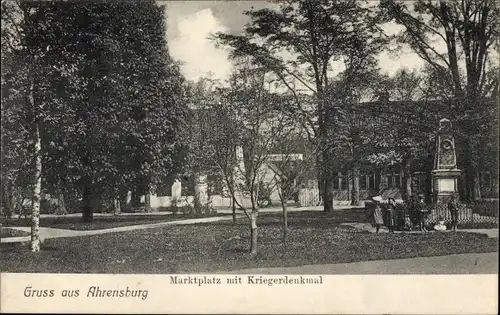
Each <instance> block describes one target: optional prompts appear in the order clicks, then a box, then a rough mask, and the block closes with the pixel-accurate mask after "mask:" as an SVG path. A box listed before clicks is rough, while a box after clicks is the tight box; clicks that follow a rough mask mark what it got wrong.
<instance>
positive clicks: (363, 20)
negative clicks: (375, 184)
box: [216, 0, 386, 211]
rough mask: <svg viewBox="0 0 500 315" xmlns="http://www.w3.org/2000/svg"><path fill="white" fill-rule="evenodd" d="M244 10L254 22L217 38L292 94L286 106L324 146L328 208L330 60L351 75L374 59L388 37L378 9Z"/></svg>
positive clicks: (289, 6) (312, 3) (311, 5)
mask: <svg viewBox="0 0 500 315" xmlns="http://www.w3.org/2000/svg"><path fill="white" fill-rule="evenodd" d="M246 14H247V15H248V16H249V17H250V19H251V22H250V23H249V24H248V25H247V26H246V28H245V31H244V33H243V35H231V34H221V33H219V34H217V36H216V39H217V40H218V43H220V44H223V45H227V46H230V47H232V48H233V50H232V55H233V56H234V57H241V56H250V57H251V58H252V59H251V60H252V62H254V63H256V64H258V65H260V66H262V67H264V68H265V69H266V70H267V71H270V72H272V73H273V79H274V81H275V84H276V85H277V86H281V87H282V88H283V87H284V88H285V89H286V90H288V91H289V92H290V95H291V96H293V98H291V100H290V102H289V103H288V104H289V106H288V108H289V109H291V112H293V113H294V114H296V115H297V116H299V117H300V119H299V121H300V122H301V123H302V124H303V128H304V129H305V130H307V131H308V132H309V131H312V132H311V133H309V137H310V140H312V139H313V137H312V136H314V138H315V139H316V140H317V142H318V144H319V146H320V152H321V154H320V155H318V161H317V163H316V164H317V166H318V168H319V169H318V174H319V179H320V181H321V182H322V185H323V186H324V187H323V191H324V196H323V197H324V198H326V199H325V200H326V201H325V203H324V204H325V210H327V211H330V210H332V206H333V200H332V196H331V195H330V189H329V187H330V185H331V180H330V179H331V178H330V177H331V175H332V174H331V172H330V171H331V170H330V168H331V166H330V165H329V163H330V162H331V160H333V159H332V157H331V154H330V152H329V148H328V144H327V139H328V137H329V133H330V132H331V130H330V129H329V127H328V123H329V122H331V121H334V120H335V119H336V117H335V116H334V115H333V114H334V111H332V110H331V109H330V108H329V107H330V103H329V102H328V98H327V89H328V87H329V86H330V83H331V76H332V73H331V72H332V71H331V70H332V68H331V63H332V61H338V60H341V59H344V60H345V62H346V64H347V68H346V70H347V71H346V77H348V78H349V79H351V78H356V75H355V73H356V71H357V70H359V69H361V68H364V67H366V65H367V64H369V63H370V62H371V61H372V60H373V59H372V58H373V55H374V54H375V53H376V52H377V51H378V50H379V49H380V48H381V46H382V44H383V43H384V42H385V41H386V38H385V36H384V35H383V34H382V36H380V33H381V32H380V28H378V27H377V25H378V22H379V20H378V15H377V12H376V10H374V8H367V7H364V6H363V5H362V4H361V2H358V1H344V2H338V1H318V0H289V1H283V2H280V3H279V4H277V6H276V8H275V9H261V10H254V11H249V12H247V13H246ZM285 51H286V52H287V54H283V52H285ZM290 55H291V56H290ZM285 56H286V57H285ZM349 79H348V80H349ZM299 89H305V90H306V91H307V92H308V93H309V94H311V95H312V97H311V98H310V99H311V100H312V101H311V102H304V100H303V97H302V96H301V95H300V93H299V92H298V90H299ZM311 109H312V112H313V115H311ZM325 193H326V194H325Z"/></svg>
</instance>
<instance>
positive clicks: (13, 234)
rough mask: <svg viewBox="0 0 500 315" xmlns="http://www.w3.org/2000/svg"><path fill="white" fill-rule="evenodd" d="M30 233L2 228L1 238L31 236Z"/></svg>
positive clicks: (0, 231) (0, 230)
mask: <svg viewBox="0 0 500 315" xmlns="http://www.w3.org/2000/svg"><path fill="white" fill-rule="evenodd" d="M29 235H31V234H30V232H24V231H18V230H14V229H9V228H5V227H2V228H0V238H1V237H16V236H29Z"/></svg>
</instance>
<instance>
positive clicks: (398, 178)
mask: <svg viewBox="0 0 500 315" xmlns="http://www.w3.org/2000/svg"><path fill="white" fill-rule="evenodd" d="M394 182H395V186H396V188H401V174H397V175H396V176H395V177H394Z"/></svg>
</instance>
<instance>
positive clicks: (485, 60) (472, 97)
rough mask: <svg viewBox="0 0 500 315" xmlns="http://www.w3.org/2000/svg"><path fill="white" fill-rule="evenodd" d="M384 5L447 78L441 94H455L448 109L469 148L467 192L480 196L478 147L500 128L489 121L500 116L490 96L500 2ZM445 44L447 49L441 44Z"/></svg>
mask: <svg viewBox="0 0 500 315" xmlns="http://www.w3.org/2000/svg"><path fill="white" fill-rule="evenodd" d="M380 8H381V10H382V12H383V13H384V15H385V17H386V18H387V19H386V21H395V22H396V23H398V24H400V25H402V26H403V28H404V29H403V31H402V32H401V33H400V34H399V36H398V41H399V42H400V43H402V44H406V45H408V46H409V47H411V48H412V50H413V51H414V52H416V53H417V54H418V55H419V56H420V57H421V58H422V59H423V60H424V61H425V62H426V63H427V65H428V67H429V69H430V70H431V71H430V73H431V75H433V76H434V78H436V77H437V78H438V79H439V81H442V82H443V84H441V83H439V84H440V85H441V88H442V87H445V88H448V89H449V90H448V91H444V92H445V93H441V95H444V96H446V95H451V96H452V97H453V99H452V101H453V102H452V103H451V104H452V105H451V106H450V110H449V112H448V114H449V117H450V118H451V120H452V122H454V123H455V124H456V127H457V142H458V143H459V147H462V148H463V150H464V151H463V154H462V156H463V159H461V160H460V161H459V164H460V166H461V168H463V169H465V172H466V182H465V183H466V191H465V193H466V197H467V198H468V199H472V200H475V199H478V198H479V197H480V191H479V167H480V163H481V161H480V160H479V159H477V156H478V154H477V152H478V151H479V152H480V151H481V149H482V148H483V147H484V145H483V143H484V142H485V141H489V140H488V139H487V138H489V137H491V135H492V133H493V134H496V133H497V131H495V129H492V128H490V127H489V125H490V124H491V123H492V121H491V117H497V116H498V115H494V116H492V114H494V113H497V111H496V110H497V106H495V105H493V102H490V101H488V98H489V97H490V96H491V94H492V92H493V91H495V90H498V64H495V62H493V60H494V58H495V56H494V55H495V54H498V48H499V46H498V40H497V39H498V36H499V33H498V32H499V15H500V8H499V7H498V5H497V4H496V3H495V1H493V0H486V1H474V0H465V1H458V0H452V1H430V0H419V1H414V2H412V7H410V6H409V3H408V2H405V1H396V0H384V1H381V2H380ZM440 44H441V45H444V47H446V49H445V50H444V51H440V50H439V49H438V48H437V47H438V46H439V45H440ZM492 105H493V106H492ZM494 121H497V120H496V119H495V120H494ZM493 124H495V125H498V123H497V122H493ZM485 136H486V137H485ZM485 138H486V139H485ZM479 155H482V154H479ZM496 161H498V158H496ZM496 164H498V162H496Z"/></svg>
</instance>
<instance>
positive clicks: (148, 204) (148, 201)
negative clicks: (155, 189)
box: [144, 191, 151, 213]
mask: <svg viewBox="0 0 500 315" xmlns="http://www.w3.org/2000/svg"><path fill="white" fill-rule="evenodd" d="M144 210H145V211H146V212H148V213H149V212H151V194H150V193H149V191H148V192H147V193H146V195H145V196H144Z"/></svg>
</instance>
